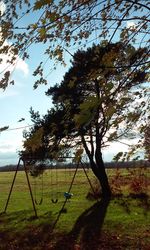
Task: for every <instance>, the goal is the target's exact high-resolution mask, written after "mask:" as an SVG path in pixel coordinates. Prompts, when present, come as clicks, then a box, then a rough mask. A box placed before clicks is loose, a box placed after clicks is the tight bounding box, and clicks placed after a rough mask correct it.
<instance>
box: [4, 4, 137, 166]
mask: <svg viewBox="0 0 150 250" xmlns="http://www.w3.org/2000/svg"><path fill="white" fill-rule="evenodd" d="M0 8H1V10H2V11H4V10H5V6H4V5H0ZM26 23H27V20H22V24H26ZM126 25H127V26H134V23H133V22H131V23H130V22H127V24H126ZM42 49H43V48H42V47H38V48H37V47H36V46H35V45H34V46H31V48H29V50H30V51H29V52H30V59H29V60H28V61H23V60H22V59H21V58H19V57H18V60H17V64H16V65H15V68H10V67H11V66H10V65H9V69H11V70H12V74H11V78H12V79H14V80H15V85H12V86H8V87H7V88H6V90H5V91H3V90H0V128H1V127H4V126H9V129H8V130H5V131H3V132H1V133H0V166H4V165H8V164H16V163H17V161H18V151H20V150H21V149H22V144H23V136H22V133H23V131H24V129H25V127H26V126H27V127H26V129H28V126H30V125H32V123H31V120H30V114H29V110H30V107H32V108H33V109H34V110H35V111H39V112H40V114H41V115H44V114H45V113H46V111H47V110H48V109H50V108H51V107H52V103H51V99H50V97H47V96H46V95H45V91H46V90H47V89H48V87H50V86H53V85H54V84H55V83H60V82H61V80H62V79H63V75H64V74H65V72H66V71H67V69H68V67H69V66H70V63H69V62H70V56H69V55H67V53H66V57H67V62H68V63H67V67H63V66H60V65H58V66H57V69H56V70H55V71H52V72H51V68H50V67H49V68H48V69H46V70H47V72H48V77H47V80H48V86H39V87H38V88H37V89H36V90H33V84H34V81H35V79H34V77H33V71H34V69H35V68H36V67H37V66H38V63H39V61H40V58H41V57H42ZM6 60H7V57H6V58H5V60H4V62H3V64H0V72H1V71H2V70H3V69H5V68H6V67H7V66H8V64H7V63H6ZM51 64H53V62H52V63H51ZM51 66H53V65H51ZM45 67H46V65H45ZM49 72H51V73H50V74H49ZM21 118H24V119H25V120H24V121H22V122H19V120H20V119H21ZM124 142H126V143H128V144H129V143H130V142H129V141H127V140H124ZM127 149H128V146H127V145H125V144H122V143H119V142H114V143H113V144H111V145H110V146H108V147H106V148H105V150H104V152H103V155H104V160H105V161H111V160H112V157H113V156H114V155H115V154H116V153H117V152H120V151H127Z"/></svg>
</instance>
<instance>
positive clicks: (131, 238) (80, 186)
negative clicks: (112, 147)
mask: <svg viewBox="0 0 150 250" xmlns="http://www.w3.org/2000/svg"><path fill="white" fill-rule="evenodd" d="M87 173H88V176H89V178H90V180H91V181H92V183H93V185H94V187H96V185H97V184H96V181H95V178H94V176H93V174H92V172H91V171H90V170H88V171H87ZM107 173H108V176H109V180H110V183H111V185H112V189H113V192H114V193H115V194H116V195H117V194H119V193H123V195H124V196H123V197H120V198H113V199H112V200H111V202H110V203H109V205H108V206H106V204H101V203H96V204H95V202H96V201H95V200H93V199H92V198H91V197H90V200H89V199H87V198H86V196H87V194H88V193H91V188H90V185H89V183H88V181H87V177H86V176H85V174H84V172H83V170H79V171H78V172H77V175H76V178H75V181H74V185H73V187H72V190H71V193H72V194H73V196H72V198H71V200H70V201H68V202H67V204H66V210H64V213H62V214H61V216H60V218H59V221H58V223H57V225H56V227H55V230H54V232H53V239H51V243H50V241H49V240H50V236H49V237H48V238H47V239H45V242H46V243H43V244H47V245H44V246H43V247H42V246H41V244H42V242H40V235H41V234H43V233H44V232H45V234H46V233H49V232H50V228H51V226H52V225H53V224H54V222H55V220H56V219H57V216H58V214H59V211H60V209H61V208H62V205H63V202H64V200H65V199H64V192H66V191H67V190H68V188H69V185H70V183H71V180H72V177H73V174H74V171H73V170H71V171H67V170H58V171H57V172H56V171H55V170H52V171H48V170H46V171H45V172H44V174H43V177H37V178H36V180H35V178H33V177H31V176H30V183H31V187H32V192H33V196H34V198H36V200H37V202H40V200H41V197H42V198H43V202H42V204H41V205H36V209H37V213H38V216H39V218H38V219H36V220H33V219H32V217H33V215H34V211H33V207H32V202H31V198H30V194H29V190H28V185H27V182H26V176H25V173H24V171H19V172H18V174H17V178H16V181H15V185H14V189H13V192H12V195H11V199H10V202H9V206H8V209H7V213H6V214H2V215H1V216H0V238H1V240H0V249H5V247H4V245H3V244H4V243H3V241H2V239H3V237H6V238H8V243H11V244H12V245H13V246H14V244H16V246H17V247H19V249H36V250H37V249H42V248H43V249H61V248H57V247H56V245H57V243H58V240H59V241H60V239H62V238H61V237H62V235H63V237H64V243H63V244H66V243H67V242H68V240H67V238H65V237H67V235H68V234H70V235H72V234H73V235H74V237H75V236H76V237H75V238H73V240H74V242H72V243H71V244H74V245H79V246H80V245H81V241H84V239H82V237H84V236H85V235H84V233H85V231H84V230H87V231H88V225H89V224H88V223H89V222H90V220H91V222H90V223H92V220H94V221H95V222H94V221H93V223H94V225H95V224H96V223H99V224H100V225H99V230H100V231H101V235H102V238H101V239H99V243H98V242H97V244H100V242H101V241H104V242H103V243H105V244H106V243H107V244H108V243H109V238H111V239H114V241H115V243H114V244H115V245H114V248H109V246H108V245H107V244H106V245H107V246H106V248H100V249H138V248H137V244H139V246H140V244H141V245H142V246H143V247H144V248H141V249H147V250H148V249H149V248H148V246H149V245H150V227H149V222H150V198H147V197H146V199H145V198H143V197H140V198H138V199H133V197H128V195H129V193H133V190H131V189H130V188H131V187H130V186H131V183H132V182H133V188H134V186H135V189H136V190H137V191H138V190H139V192H141V193H142V192H145V193H146V194H147V195H150V169H149V168H147V169H143V170H142V171H141V170H140V169H135V170H134V173H133V172H130V170H129V171H128V170H127V169H121V170H112V169H108V170H107ZM133 175H134V176H133ZM13 176H14V172H1V173H0V212H3V210H4V207H5V204H6V200H7V197H8V193H9V190H10V186H11V183H12V179H13ZM42 178H43V187H42ZM133 180H134V181H133ZM139 180H140V181H139ZM140 185H141V187H140ZM131 191H132V192H131ZM52 198H53V199H58V202H57V203H56V204H54V203H52V201H51V199H52ZM106 211H107V212H106ZM101 216H102V217H101ZM92 218H93V219H92ZM99 219H100V221H99ZM94 225H93V224H90V225H89V226H90V227H91V229H92V230H93V232H95V234H97V231H95V230H97V229H96V228H92V227H93V226H94ZM46 228H47V229H46ZM86 228H87V229H86ZM42 230H46V231H42ZM28 234H29V235H30V234H32V236H33V238H34V241H35V242H32V240H31V239H30V237H29V235H28ZM76 234H77V235H76ZM82 234H83V235H82ZM25 235H26V236H25ZM18 237H19V238H18ZM20 237H22V242H20V240H19V239H20ZM24 237H25V238H26V239H25V238H24ZM43 237H44V236H43ZM70 237H73V236H70ZM92 237H94V236H92ZM99 237H100V232H99ZM38 239H39V240H38ZM81 239H82V240H81ZM137 239H138V240H137ZM15 240H16V243H15V242H14V241H15ZM106 241H107V242H106ZM36 242H37V243H36ZM82 243H83V242H82ZM20 244H21V245H20ZM37 244H38V246H37ZM49 244H52V245H53V247H52V248H51V247H50V248H49ZM89 244H90V243H89ZM101 244H102V243H101ZM117 245H118V246H119V245H120V246H121V248H115V246H117ZM31 246H32V248H31ZM54 246H55V247H54ZM134 246H136V247H135V248H134ZM8 247H10V246H8V245H7V249H8ZM17 247H16V248H13V249H17ZM38 247H39V248H38ZM125 247H126V248H125ZM64 249H66V250H67V249H71V248H67V247H66V248H64ZM72 249H76V248H75V247H74V248H72ZM79 249H80V248H79ZM81 249H82V248H81ZM83 249H84V248H83ZM97 249H98V248H97Z"/></svg>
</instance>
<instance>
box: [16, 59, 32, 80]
mask: <svg viewBox="0 0 150 250" xmlns="http://www.w3.org/2000/svg"><path fill="white" fill-rule="evenodd" d="M16 70H20V71H22V72H23V73H24V76H28V74H29V66H28V64H27V63H26V62H25V61H23V60H22V59H21V58H19V59H18V61H17V64H16Z"/></svg>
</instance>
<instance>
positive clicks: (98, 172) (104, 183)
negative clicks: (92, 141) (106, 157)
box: [90, 153, 111, 199]
mask: <svg viewBox="0 0 150 250" xmlns="http://www.w3.org/2000/svg"><path fill="white" fill-rule="evenodd" d="M90 164H91V168H92V171H93V173H94V174H95V176H96V177H97V178H98V180H99V182H100V186H101V188H102V197H103V198H105V199H109V198H110V197H111V189H110V186H109V182H108V177H107V174H106V171H105V165H104V162H103V159H102V155H101V153H100V154H99V156H97V157H96V162H94V161H90Z"/></svg>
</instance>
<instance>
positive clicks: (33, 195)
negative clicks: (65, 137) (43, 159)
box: [3, 157, 94, 223]
mask: <svg viewBox="0 0 150 250" xmlns="http://www.w3.org/2000/svg"><path fill="white" fill-rule="evenodd" d="M66 158H72V159H73V158H74V157H64V159H66ZM32 160H33V159H32ZM34 160H35V159H34ZM36 160H37V159H36ZM21 162H23V169H24V172H25V175H26V179H27V184H28V189H29V193H30V197H31V202H32V206H33V210H34V214H35V218H37V217H38V215H37V210H36V205H41V204H42V203H43V185H44V180H43V172H42V174H41V175H42V176H41V198H40V199H39V201H38V199H37V192H36V186H37V183H36V177H35V182H34V192H33V191H32V187H31V184H30V180H29V176H28V169H27V162H28V159H27V158H23V157H20V158H19V161H18V164H17V167H16V170H15V174H14V177H13V180H12V184H11V187H10V191H9V194H8V197H7V201H6V204H5V207H4V211H3V212H4V213H6V211H7V208H8V204H9V201H10V197H11V194H12V191H13V187H14V184H15V180H16V176H17V173H18V170H19V167H20V166H21ZM79 166H81V168H82V169H83V171H84V174H85V176H86V178H87V180H88V182H89V184H90V187H91V189H92V191H93V193H94V188H93V186H92V183H91V181H90V179H89V176H88V174H87V171H86V169H85V166H84V164H83V162H82V161H81V159H79V160H78V161H77V162H76V166H75V170H74V173H73V177H72V180H71V182H70V185H69V187H68V190H67V191H66V192H64V198H65V200H64V202H63V205H62V208H61V209H60V213H61V212H63V211H64V207H65V205H66V203H67V201H68V200H70V199H71V198H72V196H73V194H72V193H71V189H72V186H73V183H74V180H75V177H76V174H77V171H78V170H79ZM57 170H58V169H57V166H56V167H55V174H56V184H58V174H57ZM51 183H52V173H51ZM51 202H52V203H53V204H56V203H57V202H58V197H57V196H56V197H54V196H53V197H52V198H51ZM58 219H59V218H58ZM56 223H57V222H56Z"/></svg>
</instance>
